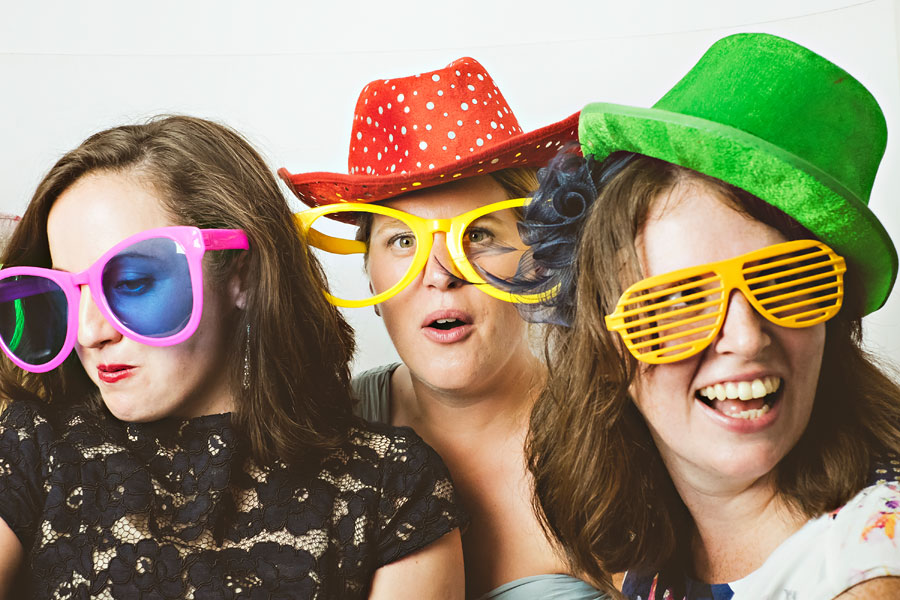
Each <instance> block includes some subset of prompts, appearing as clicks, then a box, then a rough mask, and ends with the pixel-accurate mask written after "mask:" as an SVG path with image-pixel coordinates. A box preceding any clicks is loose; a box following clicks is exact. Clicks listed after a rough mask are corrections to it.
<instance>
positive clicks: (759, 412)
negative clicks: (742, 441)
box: [728, 404, 769, 420]
mask: <svg viewBox="0 0 900 600" xmlns="http://www.w3.org/2000/svg"><path fill="white" fill-rule="evenodd" d="M767 412H769V405H768V404H766V405H764V406H763V407H762V408H755V409H751V410H738V409H737V408H733V409H732V410H730V411H729V412H728V416H729V417H731V418H733V419H747V420H751V419H758V418H760V417H761V416H763V415H764V414H766V413H767Z"/></svg>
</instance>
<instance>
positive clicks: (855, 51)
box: [0, 0, 900, 368]
mask: <svg viewBox="0 0 900 600" xmlns="http://www.w3.org/2000/svg"><path fill="white" fill-rule="evenodd" d="M3 4H4V5H3V6H2V8H0V90H2V97H0V107H2V110H0V211H7V212H16V213H21V211H22V210H23V209H24V207H25V205H26V204H27V201H28V199H29V197H30V194H31V192H32V191H33V189H34V187H35V185H36V184H37V182H38V181H39V180H40V178H41V176H42V175H43V173H44V172H46V170H47V169H48V168H49V167H50V166H51V165H52V164H53V162H54V161H55V160H56V159H57V158H58V157H59V156H60V155H61V154H62V153H63V152H65V151H66V150H68V149H70V148H72V147H74V146H75V145H77V144H78V143H79V142H80V141H81V140H83V139H84V138H85V137H86V136H87V135H89V134H90V133H92V132H94V131H97V130H99V129H101V128H105V127H108V126H112V125H117V124H120V123H123V122H131V121H136V120H140V119H144V118H146V117H148V116H151V115H155V114H158V113H190V114H195V115H198V116H203V117H207V118H213V119H218V120H222V121H224V122H227V123H228V124H230V125H232V126H234V127H235V128H237V129H239V130H240V131H242V132H243V133H245V134H246V135H247V136H248V137H249V138H250V139H251V140H252V141H253V142H254V143H255V144H256V145H257V146H258V147H260V149H261V150H262V151H263V153H264V154H265V155H266V156H267V158H268V159H269V160H270V162H271V164H272V166H273V167H279V166H286V167H288V168H290V169H291V170H292V171H294V172H303V171H314V170H330V171H339V172H340V171H344V170H345V169H346V158H347V154H346V153H347V146H348V141H349V137H350V126H351V115H352V111H353V106H354V104H355V101H356V97H357V94H358V93H359V90H360V89H362V87H363V85H365V84H366V83H367V82H368V81H370V80H372V79H376V78H379V77H384V78H388V77H398V76H405V75H411V74H413V73H417V72H421V71H428V70H433V69H436V68H439V67H442V66H444V65H446V64H447V63H449V62H450V61H452V60H453V59H455V58H458V57H460V56H465V55H471V56H474V57H475V58H477V59H478V60H479V61H481V62H482V64H484V65H485V67H486V68H487V69H488V70H489V72H490V73H491V75H492V76H493V77H494V79H495V80H496V81H497V83H498V84H499V86H500V89H501V91H502V92H503V94H504V96H505V97H506V98H507V100H508V101H509V102H510V103H511V105H512V108H513V110H514V111H515V112H516V115H517V117H518V119H519V121H520V122H521V124H522V125H523V127H524V128H525V129H526V130H531V129H534V128H537V127H540V126H542V125H545V124H548V123H550V122H552V121H555V120H558V119H560V118H562V117H564V116H566V115H569V114H571V113H573V112H575V111H576V110H578V109H580V108H581V106H583V105H584V104H586V103H588V102H591V101H599V100H603V101H609V102H619V103H626V104H635V105H638V106H649V105H651V104H653V103H654V102H655V101H656V100H657V99H658V98H659V96H661V95H662V94H663V93H664V92H665V91H666V90H667V89H668V88H669V87H670V86H671V85H672V84H674V83H675V82H676V81H677V80H678V79H679V78H680V76H681V75H682V74H684V73H685V72H686V71H687V69H689V68H690V67H691V66H692V65H693V64H694V62H695V61H696V60H697V59H698V58H699V57H700V55H701V54H702V53H703V51H704V50H705V49H706V48H707V47H708V46H709V45H710V44H712V43H713V42H714V41H715V40H716V39H718V38H720V37H722V36H724V35H728V34H731V33H736V32H740V31H765V32H769V33H774V34H778V35H782V36H785V37H787V38H790V39H792V40H795V41H797V42H800V43H802V44H804V45H806V46H808V47H809V48H811V49H813V50H815V51H817V52H819V53H820V54H822V55H824V56H826V57H828V58H829V59H831V60H833V61H834V62H836V63H837V64H839V65H840V66H842V67H843V68H845V69H846V70H848V71H849V72H850V73H852V74H853V75H854V76H855V77H857V78H858V79H859V80H860V81H862V82H863V84H865V85H866V86H867V87H868V88H869V89H870V90H871V91H872V92H873V94H874V95H875V97H876V98H878V100H879V102H880V103H881V105H882V108H883V109H884V112H885V115H886V116H887V121H888V129H889V131H890V136H889V140H888V149H887V153H886V154H885V157H884V163H883V167H882V170H881V173H880V174H879V176H878V179H877V180H876V182H875V189H874V191H873V195H872V201H871V206H872V208H873V209H874V210H875V212H876V213H877V214H878V215H879V216H880V218H881V219H882V221H883V222H884V223H885V226H886V227H887V229H888V231H889V232H890V233H891V235H892V236H893V238H894V239H895V240H897V241H900V202H898V200H897V197H898V190H900V172H898V169H897V165H898V159H900V142H898V137H900V136H898V134H897V132H898V131H900V81H898V79H900V78H898V72H900V70H898V54H900V41H898V35H897V32H898V30H900V8H898V4H897V1H896V0H870V1H868V2H865V1H859V0H856V1H854V0H755V1H754V2H725V1H719V0H706V1H703V0H679V1H678V2H669V1H667V0H642V1H629V2H624V1H622V0H619V1H617V2H612V1H606V0H604V1H601V0H582V1H570V2H565V1H557V2H526V1H523V0H519V1H515V2H513V1H494V2H488V1H484V0H481V1H477V2H476V1H473V0H457V1H455V2H447V3H437V2H435V3H426V2H420V1H409V2H405V1H404V2H382V3H377V2H372V1H360V2H340V1H338V2H315V3H310V4H311V6H308V7H307V6H304V3H303V2H301V1H299V0H291V1H287V0H273V1H269V2H264V1H259V2H253V3H250V2H239V1H237V0H234V1H225V0H218V1H209V0H199V1H193V2H183V1H182V0H158V1H156V2H153V3H136V2H135V3H130V2H118V1H114V0H82V1H78V2H71V1H68V0H55V1H44V2H29V3H26V2H15V3H14V2H12V1H11V0H6V1H5V2H4V3H3ZM151 7H152V12H151ZM348 315H349V317H350V318H351V320H352V322H353V324H354V326H355V327H356V328H357V331H358V334H359V341H360V346H361V352H360V354H359V357H358V360H357V365H356V366H357V368H365V367H368V366H371V365H373V364H376V363H380V362H383V361H384V360H385V359H386V358H387V357H390V356H393V355H394V354H393V350H392V348H390V343H389V341H388V340H387V336H386V335H385V333H384V331H383V328H382V327H381V324H380V321H379V320H378V319H377V317H375V315H374V314H373V313H372V311H371V310H370V309H357V310H351V311H350V312H349V313H348ZM866 326H867V335H869V338H870V343H871V344H872V345H873V346H875V347H877V348H879V349H881V350H882V351H883V352H886V353H887V354H888V355H889V356H890V357H892V359H893V360H894V361H895V362H900V293H895V294H894V296H893V298H892V299H891V300H890V301H889V302H888V304H887V306H886V307H885V308H883V309H882V310H880V311H879V312H877V313H875V314H874V315H871V316H870V317H867V319H866Z"/></svg>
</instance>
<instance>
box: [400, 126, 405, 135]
mask: <svg viewBox="0 0 900 600" xmlns="http://www.w3.org/2000/svg"><path fill="white" fill-rule="evenodd" d="M400 133H402V134H403V135H406V125H404V126H403V127H401V128H400Z"/></svg>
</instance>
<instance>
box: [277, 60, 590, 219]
mask: <svg viewBox="0 0 900 600" xmlns="http://www.w3.org/2000/svg"><path fill="white" fill-rule="evenodd" d="M577 132H578V113H575V114H574V115H571V116H570V117H567V118H566V119H563V120H562V121H559V122H557V123H554V124H552V125H548V126H546V127H542V128H540V129H536V130H535V131H531V132H529V133H525V132H524V131H523V130H522V127H521V126H520V125H519V122H518V120H517V119H516V117H515V115H514V114H513V112H512V110H511V109H510V108H509V105H508V104H507V103H506V99H505V98H504V97H503V94H501V93H500V90H499V89H498V88H497V85H496V84H495V83H494V80H493V79H492V78H491V76H490V75H488V72H487V71H486V70H485V68H484V67H482V66H481V64H479V63H478V61H476V60H475V59H474V58H468V57H466V58H460V59H458V60H455V61H453V62H452V63H450V64H449V65H448V66H447V67H445V68H443V69H438V70H437V71H431V72H428V73H420V74H418V75H413V76H411V77H401V78H399V79H378V80H375V81H373V82H371V83H369V84H368V85H367V86H366V87H364V88H363V90H362V92H361V93H360V95H359V99H358V100H357V102H356V110H355V111H354V114H353V130H352V132H351V136H350V156H349V159H348V161H347V163H348V168H349V169H348V173H346V174H344V173H325V172H318V173H297V174H293V173H290V172H288V171H287V169H284V168H282V169H279V170H278V175H279V176H280V177H281V178H282V179H283V180H284V181H285V182H286V183H287V185H288V187H290V188H291V190H292V191H293V192H294V193H295V194H296V195H297V197H298V198H299V199H300V200H301V201H303V202H304V203H306V204H308V205H309V206H318V205H322V204H334V203H336V202H377V201H379V200H385V199H387V198H390V197H392V196H397V195H399V194H403V193H405V192H410V191H413V190H420V189H425V188H428V187H431V186H435V185H439V184H441V183H446V182H448V181H453V180H456V179H463V178H466V177H473V176H475V175H485V174H488V173H492V172H494V171H499V170H501V169H506V168H509V167H525V166H532V167H541V166H543V165H545V164H547V162H548V161H549V160H550V158H551V157H553V155H555V154H556V151H557V150H559V148H560V147H561V146H562V145H564V144H565V143H566V142H569V141H574V140H576V139H577Z"/></svg>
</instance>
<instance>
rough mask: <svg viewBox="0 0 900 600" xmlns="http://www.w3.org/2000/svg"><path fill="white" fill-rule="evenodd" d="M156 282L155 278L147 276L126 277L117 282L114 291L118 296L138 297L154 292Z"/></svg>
mask: <svg viewBox="0 0 900 600" xmlns="http://www.w3.org/2000/svg"><path fill="white" fill-rule="evenodd" d="M155 282H156V280H155V279H154V278H153V277H151V276H147V275H143V276H124V277H121V278H120V279H119V280H117V281H116V282H115V284H114V285H113V290H114V291H115V292H116V293H117V294H121V295H130V296H136V295H139V294H146V293H147V292H149V291H150V290H152V289H153V285H154V283H155Z"/></svg>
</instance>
